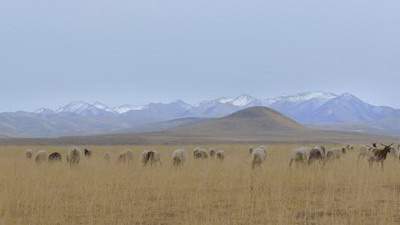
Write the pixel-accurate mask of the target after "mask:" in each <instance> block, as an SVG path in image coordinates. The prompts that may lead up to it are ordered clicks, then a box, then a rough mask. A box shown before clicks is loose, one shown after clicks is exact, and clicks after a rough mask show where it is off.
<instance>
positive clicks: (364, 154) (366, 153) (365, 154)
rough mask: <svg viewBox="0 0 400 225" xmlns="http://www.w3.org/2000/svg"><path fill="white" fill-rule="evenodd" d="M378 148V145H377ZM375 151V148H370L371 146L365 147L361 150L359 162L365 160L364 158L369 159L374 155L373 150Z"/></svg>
mask: <svg viewBox="0 0 400 225" xmlns="http://www.w3.org/2000/svg"><path fill="white" fill-rule="evenodd" d="M375 146H376V145H375ZM374 149H375V147H372V146H369V145H363V146H361V147H360V148H359V151H358V158H357V162H359V161H360V159H364V158H366V157H367V158H368V157H370V156H371V155H372V152H373V150H374Z"/></svg>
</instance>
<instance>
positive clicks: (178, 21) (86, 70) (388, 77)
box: [0, 0, 400, 111]
mask: <svg viewBox="0 0 400 225" xmlns="http://www.w3.org/2000/svg"><path fill="white" fill-rule="evenodd" d="M399 12H400V2H399V1H398V0H380V1H366V0H324V1H322V0H301V1H299V0H279V1H269V0H251V1H243V0H217V1H216V0H196V1H194V0H117V1H115V0H68V1H66V0H63V1H55V0H3V1H0V111H12V110H19V109H24V110H33V109H36V108H39V107H41V106H47V107H51V108H55V107H57V106H60V105H62V104H65V103H68V102H70V101H73V100H85V101H96V100H98V101H101V102H104V103H106V104H109V105H119V104H123V103H132V104H143V103H147V102H150V101H162V102H166V101H170V100H175V99H178V98H179V99H183V100H185V101H188V102H197V101H199V100H202V99H207V98H213V97H220V96H235V95H239V94H242V93H248V94H251V95H254V96H256V97H272V96H277V95H282V94H292V93H297V92H302V91H313V90H324V91H331V92H335V93H342V92H351V93H353V94H355V95H357V96H358V97H360V98H362V99H364V100H367V101H369V102H371V103H374V104H380V105H391V106H396V107H400V91H399V90H400V13H399Z"/></svg>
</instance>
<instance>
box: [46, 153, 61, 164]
mask: <svg viewBox="0 0 400 225" xmlns="http://www.w3.org/2000/svg"><path fill="white" fill-rule="evenodd" d="M48 160H49V162H60V161H61V160H62V156H61V154H60V153H58V152H53V153H51V154H50V155H49V157H48Z"/></svg>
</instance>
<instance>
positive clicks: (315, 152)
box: [307, 146, 325, 165]
mask: <svg viewBox="0 0 400 225" xmlns="http://www.w3.org/2000/svg"><path fill="white" fill-rule="evenodd" d="M324 159H325V147H324V146H315V147H314V148H312V149H311V151H310V153H309V155H308V160H307V161H308V165H310V164H311V163H313V162H314V161H317V160H318V161H319V162H320V163H322V164H324Z"/></svg>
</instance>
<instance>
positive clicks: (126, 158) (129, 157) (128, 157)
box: [118, 150, 133, 164]
mask: <svg viewBox="0 0 400 225" xmlns="http://www.w3.org/2000/svg"><path fill="white" fill-rule="evenodd" d="M132 161H133V153H132V152H131V151H129V150H128V151H125V152H123V153H121V154H119V156H118V162H119V163H127V164H129V163H131V162H132Z"/></svg>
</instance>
